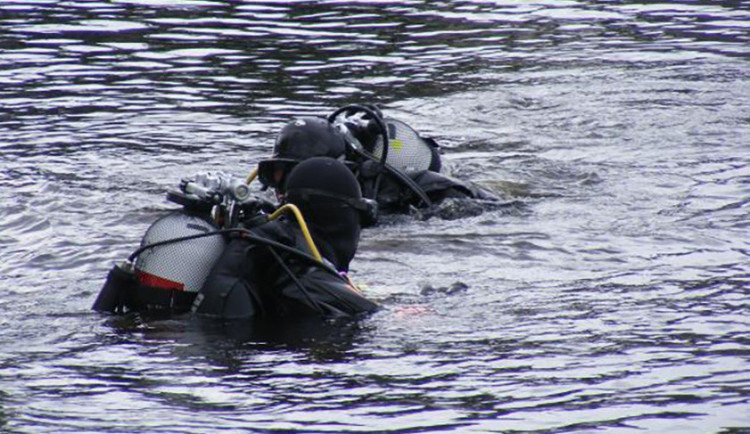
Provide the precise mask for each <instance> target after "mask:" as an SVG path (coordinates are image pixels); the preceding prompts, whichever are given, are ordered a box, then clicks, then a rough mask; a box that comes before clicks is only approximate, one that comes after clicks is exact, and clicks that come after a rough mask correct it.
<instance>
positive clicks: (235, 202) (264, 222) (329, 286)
mask: <svg viewBox="0 0 750 434" xmlns="http://www.w3.org/2000/svg"><path fill="white" fill-rule="evenodd" d="M286 186H287V190H286V195H285V196H284V202H283V203H282V204H281V205H280V206H279V207H278V208H277V209H276V208H274V210H272V212H269V209H268V204H267V203H266V201H264V200H262V199H257V198H255V197H254V196H252V195H251V194H250V190H249V188H248V185H247V184H246V181H245V180H241V179H239V178H234V177H231V176H228V175H225V174H222V173H211V172H208V173H203V174H199V175H197V176H195V177H191V178H184V179H183V180H182V181H181V182H180V185H179V189H177V190H171V191H169V193H168V194H167V199H168V200H170V201H171V202H174V203H177V204H180V205H182V208H181V209H177V210H173V211H172V212H170V213H169V214H166V215H164V216H162V217H161V218H159V219H158V220H157V221H156V222H154V223H153V224H152V225H151V226H150V227H149V228H148V230H147V231H146V234H145V235H144V237H143V239H142V241H141V247H140V248H138V249H137V250H136V251H135V252H133V253H132V254H131V255H130V256H129V257H128V259H127V260H126V261H124V262H123V263H121V264H118V265H115V266H114V267H113V268H112V269H111V270H110V272H109V275H108V276H107V280H106V282H105V284H104V286H103V288H102V289H101V291H100V293H99V295H98V297H97V299H96V301H95V302H94V305H93V309H94V310H97V311H100V312H111V313H128V312H138V313H141V314H149V315H161V314H168V315H172V314H184V313H188V312H193V313H195V314H197V315H199V316H206V317H215V318H220V319H227V320H233V319H243V320H244V319H253V320H257V319H264V318H278V317H284V318H303V317H304V318H313V317H316V318H324V319H328V318H332V317H337V318H340V317H344V318H354V317H357V316H359V315H360V314H364V313H368V312H372V311H374V310H376V309H377V308H378V305H377V304H376V303H374V302H372V301H370V300H368V299H367V298H365V297H364V296H363V295H362V294H361V292H360V291H359V290H358V289H357V288H356V287H355V286H354V285H353V284H352V283H351V281H350V280H349V278H348V276H347V272H348V271H349V263H350V262H351V260H352V259H353V257H354V255H355V253H356V250H357V245H358V242H359V235H360V228H361V223H360V219H361V217H360V215H367V214H368V213H371V212H372V210H371V204H370V203H369V202H367V201H364V200H363V199H362V194H361V191H360V187H359V184H358V182H357V180H356V179H355V177H354V175H353V174H352V172H351V170H349V169H348V168H346V166H344V165H343V163H341V162H339V161H336V160H334V159H331V158H327V157H317V158H310V159H307V160H305V161H304V162H302V163H300V164H297V165H296V167H295V168H294V169H293V170H292V171H291V172H290V173H289V175H288V179H287V180H286Z"/></svg>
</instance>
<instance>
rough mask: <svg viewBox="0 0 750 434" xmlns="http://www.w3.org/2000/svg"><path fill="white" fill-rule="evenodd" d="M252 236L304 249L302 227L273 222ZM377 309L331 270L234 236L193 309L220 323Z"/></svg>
mask: <svg viewBox="0 0 750 434" xmlns="http://www.w3.org/2000/svg"><path fill="white" fill-rule="evenodd" d="M252 232H253V234H254V235H257V236H259V237H261V238H266V239H270V240H272V241H276V242H278V243H281V244H284V245H287V246H289V247H293V248H295V249H298V250H299V251H302V252H305V251H307V247H306V245H305V244H304V240H303V238H302V234H301V232H300V229H299V228H298V227H296V225H294V224H293V223H290V222H286V221H277V222H271V223H267V224H265V225H263V226H261V227H259V228H256V229H254V230H253V231H252ZM376 309H377V305H376V304H375V303H373V302H371V301H369V300H368V299H366V298H364V297H363V296H362V295H360V294H359V293H358V292H356V291H355V290H353V288H352V287H351V285H350V284H349V283H348V281H347V279H345V278H343V277H341V276H340V275H339V274H338V273H337V272H336V270H335V268H334V267H332V266H328V267H322V266H316V265H315V264H314V263H311V262H310V261H309V260H306V259H302V258H301V257H300V256H298V255H294V254H291V253H289V252H288V251H286V250H282V249H279V248H274V247H271V246H268V245H265V244H262V243H258V242H254V241H251V240H247V239H245V238H241V237H240V238H234V239H233V240H231V241H230V243H229V244H228V246H227V248H226V249H225V250H224V253H223V254H222V255H221V257H220V258H219V260H218V262H217V263H216V265H215V266H214V268H213V270H212V271H211V273H210V274H209V276H208V278H207V279H206V283H205V284H204V285H203V288H202V289H201V291H200V293H199V295H198V298H197V300H196V303H195V305H194V311H195V312H196V313H198V314H204V315H209V316H213V317H218V318H222V319H230V320H233V319H245V318H251V317H255V318H258V317H267V318H279V317H281V318H289V317H304V316H310V315H316V316H322V317H342V316H343V317H353V316H357V315H359V314H363V313H367V312H372V311H374V310H376Z"/></svg>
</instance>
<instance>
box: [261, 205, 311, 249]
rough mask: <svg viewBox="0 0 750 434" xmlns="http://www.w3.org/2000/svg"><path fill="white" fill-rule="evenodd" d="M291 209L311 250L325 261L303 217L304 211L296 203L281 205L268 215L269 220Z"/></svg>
mask: <svg viewBox="0 0 750 434" xmlns="http://www.w3.org/2000/svg"><path fill="white" fill-rule="evenodd" d="M289 211H291V212H292V213H293V214H294V217H295V218H296V219H297V223H298V224H299V227H300V229H302V235H304V236H305V241H306V242H307V247H308V248H309V249H310V252H311V253H312V255H313V256H314V257H315V259H317V260H318V261H320V262H323V257H322V256H320V252H319V251H318V248H317V247H315V242H314V241H313V239H312V236H311V235H310V230H309V229H308V228H307V223H305V219H304V217H302V213H301V212H300V210H299V208H297V206H296V205H294V204H291V203H288V204H286V205H283V206H281V207H280V208H279V209H277V210H276V211H274V212H273V214H271V215H270V216H268V219H269V220H276V219H277V218H279V216H280V215H282V214H284V213H286V212H289Z"/></svg>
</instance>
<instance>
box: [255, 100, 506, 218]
mask: <svg viewBox="0 0 750 434" xmlns="http://www.w3.org/2000/svg"><path fill="white" fill-rule="evenodd" d="M385 143H387V145H384V144H385ZM316 156H327V157H331V158H335V159H338V160H340V161H342V162H344V163H345V164H346V165H347V166H348V167H349V168H350V169H351V170H352V172H353V173H354V174H355V176H356V178H357V180H358V181H359V183H360V188H361V189H362V192H363V195H364V197H365V198H367V199H371V200H374V201H376V202H377V205H378V208H379V211H382V212H384V213H407V212H409V211H410V210H412V209H414V208H421V209H427V210H429V209H430V208H432V206H433V205H437V204H440V203H442V202H443V201H445V200H446V199H450V198H456V199H467V198H468V199H479V200H484V201H496V200H497V199H498V198H497V196H496V195H495V194H494V193H493V192H491V191H490V190H488V189H486V188H484V187H481V186H479V185H476V184H473V183H470V182H465V181H460V180H458V179H455V178H453V177H450V176H447V175H445V174H442V173H440V170H441V166H442V163H441V160H440V153H439V146H438V144H437V143H436V142H435V140H433V139H431V138H425V137H422V136H420V135H419V134H418V133H417V132H416V131H414V130H413V129H412V128H411V127H409V126H408V125H407V124H405V123H403V122H400V121H398V120H396V119H391V118H384V117H383V115H382V112H381V111H380V110H379V109H378V108H377V107H374V106H371V105H364V106H357V105H355V106H345V107H342V108H340V109H338V110H336V111H335V112H334V113H332V114H331V115H330V116H328V118H317V117H303V118H299V119H296V120H294V121H292V122H290V123H288V124H287V125H285V126H284V127H283V128H282V129H281V131H280V132H279V134H278V136H277V138H276V143H275V145H274V149H273V154H272V156H271V157H270V158H268V159H265V160H262V161H261V162H260V163H259V164H258V171H257V174H258V178H259V180H260V182H261V184H262V185H263V188H264V189H265V188H269V187H270V188H273V189H274V191H275V192H276V195H277V197H283V194H284V189H285V185H284V184H285V180H286V176H287V174H288V173H289V171H290V170H291V169H292V168H293V167H294V166H295V165H296V164H298V163H299V162H300V161H303V160H305V159H308V158H311V157H316ZM375 220H376V215H373V216H372V218H371V219H370V220H368V221H366V222H365V224H366V225H370V224H374V223H375Z"/></svg>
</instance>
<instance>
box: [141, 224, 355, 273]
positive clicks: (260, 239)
mask: <svg viewBox="0 0 750 434" xmlns="http://www.w3.org/2000/svg"><path fill="white" fill-rule="evenodd" d="M233 233H235V234H240V236H241V237H242V238H244V239H246V240H249V241H253V242H256V243H259V244H263V245H266V246H270V247H274V248H277V249H280V250H283V251H285V252H287V253H291V254H292V255H294V256H297V257H298V258H300V259H302V260H304V261H306V262H309V263H310V264H311V265H313V266H315V267H318V268H320V269H322V270H324V271H327V272H329V273H331V274H333V275H335V276H336V277H338V278H340V279H343V277H341V275H340V274H339V272H338V270H336V269H335V268H333V267H332V266H331V265H328V264H326V263H325V262H321V261H319V260H318V259H317V258H315V257H314V256H311V255H308V254H307V253H305V252H301V251H299V250H297V249H295V248H294V247H290V246H287V245H286V244H282V243H279V242H277V241H273V240H269V239H268V238H263V237H259V236H257V235H253V233H252V232H250V231H249V230H247V229H242V228H232V229H220V230H217V231H212V232H206V233H202V234H195V235H187V236H184V237H178V238H170V239H168V240H163V241H157V242H155V243H151V244H148V245H146V246H141V247H140V248H138V249H137V250H136V251H134V252H133V253H131V254H130V256H128V260H129V261H131V262H132V261H134V260H135V258H137V257H138V256H139V255H140V254H141V253H143V252H144V251H146V250H148V249H153V248H154V247H159V246H163V245H167V244H172V243H179V242H182V241H190V240H194V239H198V238H203V237H212V236H216V235H226V234H233Z"/></svg>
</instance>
